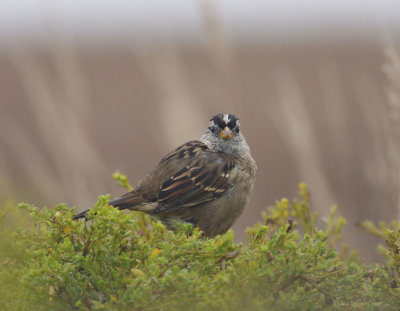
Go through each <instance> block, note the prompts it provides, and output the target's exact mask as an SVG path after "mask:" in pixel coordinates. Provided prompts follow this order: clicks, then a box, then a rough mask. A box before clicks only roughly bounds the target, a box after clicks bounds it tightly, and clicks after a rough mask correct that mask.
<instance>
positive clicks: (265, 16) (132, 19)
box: [0, 0, 400, 45]
mask: <svg viewBox="0 0 400 311" xmlns="http://www.w3.org/2000/svg"><path fill="white" fill-rule="evenodd" d="M203 2H211V3H214V4H215V6H216V8H217V10H218V14H219V16H220V21H221V22H222V24H223V25H224V28H225V29H226V31H227V33H228V35H229V36H231V37H233V38H235V39H236V38H239V39H240V38H254V37H255V38H264V39H265V40H277V39H282V38H283V39H289V40H290V39H295V40H305V39H308V38H312V37H318V36H324V35H328V36H336V35H337V36H339V37H340V36H344V37H346V36H347V37H350V38H351V37H358V36H361V37H362V36H366V35H371V34H372V35H377V34H379V33H380V32H381V31H383V30H388V29H389V30H392V31H394V32H397V33H400V0H375V1H373V0H301V1H299V0H264V1H262V0H248V1H243V0H219V1H218V0H216V1H212V0H80V1H77V0H14V1H13V0H0V44H3V45H4V44H10V42H14V43H18V42H39V41H41V40H45V39H46V38H47V37H48V33H49V31H51V30H52V28H54V27H56V28H61V29H62V30H63V31H64V32H65V33H67V34H68V35H70V36H72V37H73V38H76V39H77V40H79V39H81V40H83V41H84V40H87V39H88V38H89V39H90V40H94V41H96V40H100V41H102V40H106V39H114V40H118V38H128V37H129V38H132V37H135V38H136V37H140V38H141V39H146V38H147V39H150V40H151V39H152V38H153V37H157V36H162V35H165V34H168V35H173V36H175V37H177V38H179V37H188V38H189V37H193V36H195V35H196V34H197V35H198V34H201V33H202V29H203V28H202V23H203V21H202V17H201V9H200V8H201V4H202V3H203Z"/></svg>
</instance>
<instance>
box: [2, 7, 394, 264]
mask: <svg viewBox="0 0 400 311" xmlns="http://www.w3.org/2000/svg"><path fill="white" fill-rule="evenodd" d="M399 39H400V2H396V1H392V0H381V1H363V0H337V1H331V2H327V1H315V0H305V1H301V3H299V2H298V1H294V0H281V1H261V0H258V1H251V4H250V3H249V2H248V1H235V0H230V1H227V0H220V1H212V0H196V1H194V0H193V1H190V0H152V1H149V0H147V1H143V0H137V1H127V0H114V1H104V0H96V1H94V0H86V1H72V0H58V1H45V0H18V1H2V2H0V172H1V174H0V199H1V201H5V200H9V199H12V200H14V201H15V202H19V201H27V202H30V203H32V204H34V205H37V206H48V207H52V206H54V205H55V204H57V203H60V202H65V203H67V204H68V205H71V206H73V205H76V206H77V210H83V209H86V208H88V206H90V205H91V204H93V203H94V202H95V201H96V199H97V196H98V195H100V194H104V193H111V196H112V197H117V196H119V195H121V194H122V193H123V192H124V190H123V189H121V188H120V187H118V186H117V185H116V182H115V181H114V180H113V179H112V176H111V175H112V173H113V172H115V171H116V170H117V169H118V170H120V171H121V172H122V173H124V174H126V175H128V178H129V179H130V181H131V182H132V184H135V183H136V182H137V181H138V180H139V179H140V178H141V177H143V176H144V175H145V174H146V173H147V172H148V171H149V170H150V169H151V168H152V167H153V166H154V165H155V164H156V163H157V162H158V161H159V159H160V158H161V157H162V156H163V155H165V154H166V153H167V152H169V151H170V150H171V149H173V148H175V147H176V146H178V145H179V144H181V143H184V142H185V141H187V140H190V139H196V138H198V137H200V136H201V134H202V133H203V132H204V130H205V129H206V127H207V124H208V121H209V119H210V118H211V116H212V115H214V114H216V113H220V112H229V113H234V114H236V115H238V116H239V117H240V119H241V125H242V130H243V133H244V134H245V136H246V138H247V141H248V143H249V145H250V147H251V149H252V152H253V155H254V157H255V159H256V161H257V163H258V175H257V182H256V188H255V193H254V195H253V198H252V201H251V203H250V205H249V206H248V207H247V208H246V210H245V212H244V213H243V215H242V217H241V218H240V219H239V221H238V222H237V223H236V224H235V226H234V230H235V234H236V238H237V240H238V241H243V240H244V230H245V228H246V227H247V226H250V225H253V224H254V223H256V222H259V221H261V220H262V218H261V211H263V210H265V209H266V207H267V206H268V205H271V204H273V203H274V202H275V200H277V199H280V198H282V197H288V198H292V197H293V196H295V195H296V194H297V191H298V188H297V185H298V183H299V182H300V181H304V182H306V183H307V184H308V185H309V188H310V189H311V194H312V209H313V210H316V211H318V212H319V215H320V225H321V227H322V226H323V217H324V216H327V214H328V212H329V209H330V207H331V206H332V205H333V204H338V205H339V212H340V213H341V214H342V215H344V216H345V217H347V218H348V220H349V223H348V225H347V229H346V232H345V233H346V241H347V242H348V243H349V244H350V247H353V248H356V249H358V250H359V253H360V257H361V258H365V259H366V260H367V261H371V260H376V255H375V244H376V240H375V239H374V238H373V237H369V236H366V235H365V234H363V233H362V230H361V229H360V228H359V227H357V225H356V223H357V222H358V221H362V220H365V219H371V220H375V221H378V220H387V221H388V220H392V219H399V216H400V157H399V155H400V57H399Z"/></svg>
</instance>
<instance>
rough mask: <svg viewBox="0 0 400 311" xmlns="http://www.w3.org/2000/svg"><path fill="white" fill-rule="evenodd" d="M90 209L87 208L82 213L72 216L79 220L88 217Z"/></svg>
mask: <svg viewBox="0 0 400 311" xmlns="http://www.w3.org/2000/svg"><path fill="white" fill-rule="evenodd" d="M88 212H89V210H88V209H87V210H86V211H83V212H82V213H79V214H77V215H75V216H74V217H72V219H73V220H78V219H81V218H85V219H86V218H87V214H88Z"/></svg>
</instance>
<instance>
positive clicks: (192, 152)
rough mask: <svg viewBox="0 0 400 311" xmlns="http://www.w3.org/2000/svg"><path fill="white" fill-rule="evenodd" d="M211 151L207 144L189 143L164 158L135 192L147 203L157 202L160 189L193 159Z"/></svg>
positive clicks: (196, 141) (194, 141)
mask: <svg viewBox="0 0 400 311" xmlns="http://www.w3.org/2000/svg"><path fill="white" fill-rule="evenodd" d="M205 151H206V152H207V151H209V149H208V147H207V145H206V144H204V143H202V142H200V141H198V140H193V141H189V142H187V143H185V144H183V145H181V146H179V147H177V148H176V149H174V150H173V151H171V152H170V153H168V154H167V155H166V156H164V157H163V158H162V159H161V160H160V162H159V163H158V164H157V166H156V167H155V168H154V169H153V170H152V171H151V172H150V173H149V174H148V175H147V176H146V177H145V178H144V179H143V180H142V181H141V183H140V184H139V185H138V187H137V188H136V189H135V192H137V193H138V194H140V195H141V196H142V197H143V199H144V200H145V201H150V202H155V201H157V195H158V192H159V190H160V187H161V186H162V185H163V184H164V183H165V182H166V181H168V180H170V178H171V176H173V175H175V174H176V172H178V171H180V170H181V169H183V168H184V167H185V166H186V165H187V164H188V163H189V162H190V161H191V160H192V158H196V157H197V156H199V155H200V154H201V153H202V152H205Z"/></svg>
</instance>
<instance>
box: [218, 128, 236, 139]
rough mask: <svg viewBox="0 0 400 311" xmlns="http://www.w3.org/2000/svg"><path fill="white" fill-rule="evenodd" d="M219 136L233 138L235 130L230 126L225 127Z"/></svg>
mask: <svg viewBox="0 0 400 311" xmlns="http://www.w3.org/2000/svg"><path fill="white" fill-rule="evenodd" d="M219 137H221V138H223V139H226V140H228V139H231V138H232V137H233V132H232V131H231V129H230V128H229V127H227V126H226V127H225V128H224V129H223V130H222V131H221V132H220V133H219Z"/></svg>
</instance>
